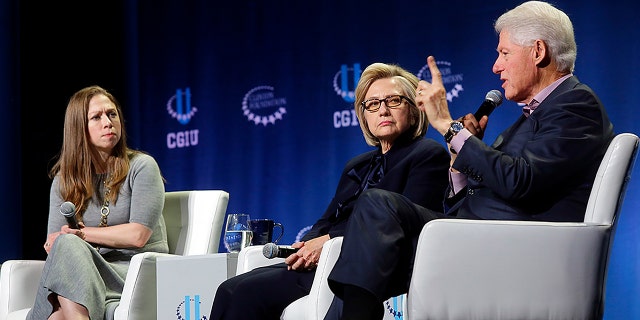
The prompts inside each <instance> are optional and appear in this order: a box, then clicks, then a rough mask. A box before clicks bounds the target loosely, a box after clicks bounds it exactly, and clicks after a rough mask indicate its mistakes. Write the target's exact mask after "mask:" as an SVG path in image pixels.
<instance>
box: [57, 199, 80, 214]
mask: <svg viewBox="0 0 640 320" xmlns="http://www.w3.org/2000/svg"><path fill="white" fill-rule="evenodd" d="M60 213H62V215H63V216H65V217H73V215H75V214H76V205H75V204H73V203H72V202H69V201H66V202H64V203H63V204H61V205H60Z"/></svg>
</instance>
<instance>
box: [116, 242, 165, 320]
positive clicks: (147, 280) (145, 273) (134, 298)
mask: <svg viewBox="0 0 640 320" xmlns="http://www.w3.org/2000/svg"><path fill="white" fill-rule="evenodd" d="M173 256H177V255H174V254H169V253H158V252H142V253H138V254H136V255H134V256H133V257H132V258H131V263H130V265H129V270H128V271H127V278H126V281H125V283H124V288H123V290H122V297H121V299H120V304H119V305H118V307H116V310H115V313H114V319H115V320H118V319H129V320H136V319H156V296H157V292H156V288H157V283H156V260H157V259H158V257H173ZM143 316H144V317H143Z"/></svg>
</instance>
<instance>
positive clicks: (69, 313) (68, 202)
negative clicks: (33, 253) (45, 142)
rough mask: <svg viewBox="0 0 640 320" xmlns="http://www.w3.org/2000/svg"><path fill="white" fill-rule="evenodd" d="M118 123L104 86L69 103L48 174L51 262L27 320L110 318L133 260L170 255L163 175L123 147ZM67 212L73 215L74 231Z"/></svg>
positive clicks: (47, 243)
mask: <svg viewBox="0 0 640 320" xmlns="http://www.w3.org/2000/svg"><path fill="white" fill-rule="evenodd" d="M123 123H124V120H123V118H122V110H121V109H120V106H119V104H118V103H117V101H116V100H115V98H114V97H113V96H112V95H111V94H110V93H109V92H107V91H106V90H104V89H103V88H100V87H98V86H91V87H87V88H84V89H81V90H80V91H78V92H76V93H75V94H74V95H73V96H72V97H71V99H70V100H69V104H68V105H67V110H66V114H65V120H64V138H63V143H62V149H61V151H60V154H59V158H58V160H57V162H56V163H55V165H54V166H53V168H52V170H51V177H52V178H53V183H52V185H51V193H50V205H49V222H48V231H47V233H48V235H47V239H46V241H45V243H44V249H45V250H46V251H47V253H48V256H47V260H46V262H45V266H44V270H43V272H42V277H41V279H40V286H39V288H38V294H37V296H36V300H35V304H34V306H33V308H31V310H30V312H29V315H28V316H27V318H28V319H37V320H42V319H103V318H112V314H113V310H114V309H115V307H116V306H117V304H118V302H119V299H120V296H121V293H122V289H123V286H124V280H125V276H126V274H127V269H128V267H129V262H130V260H131V257H132V256H133V255H134V254H136V253H139V252H144V251H157V252H167V251H168V246H167V236H166V231H165V225H164V220H163V218H162V209H163V205H164V181H163V178H162V175H161V173H160V169H159V167H158V164H157V163H156V161H155V160H154V159H153V158H152V157H151V156H149V155H147V154H145V153H142V152H140V151H136V150H132V149H130V148H128V147H127V144H126V134H125V130H124V127H123ZM74 208H75V211H74ZM65 210H69V211H71V212H75V216H74V218H75V219H76V221H78V225H79V226H78V227H77V229H73V228H70V227H69V224H70V223H68V222H67V220H66V218H65V216H63V215H62V214H61V212H64V211H65Z"/></svg>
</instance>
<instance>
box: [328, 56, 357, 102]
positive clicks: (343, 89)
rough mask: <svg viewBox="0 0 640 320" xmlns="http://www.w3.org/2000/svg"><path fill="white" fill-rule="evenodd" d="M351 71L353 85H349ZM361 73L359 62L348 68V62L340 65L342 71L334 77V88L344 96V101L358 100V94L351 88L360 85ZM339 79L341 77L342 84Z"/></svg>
mask: <svg viewBox="0 0 640 320" xmlns="http://www.w3.org/2000/svg"><path fill="white" fill-rule="evenodd" d="M349 71H351V74H352V75H353V81H352V83H351V86H350V85H349ZM360 74H362V70H360V64H359V63H357V62H356V63H354V64H353V68H348V67H347V65H346V64H343V65H342V66H340V71H338V72H337V73H336V75H335V76H334V77H333V90H334V91H335V92H336V93H337V94H338V95H339V96H340V97H342V99H344V101H346V102H348V103H353V102H354V101H356V95H355V93H354V91H353V90H352V89H350V88H355V87H356V86H357V85H358V81H360ZM338 79H340V84H338Z"/></svg>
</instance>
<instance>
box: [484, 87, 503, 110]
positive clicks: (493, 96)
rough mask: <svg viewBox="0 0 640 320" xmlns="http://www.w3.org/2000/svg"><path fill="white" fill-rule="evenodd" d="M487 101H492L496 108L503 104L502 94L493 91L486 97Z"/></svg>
mask: <svg viewBox="0 0 640 320" xmlns="http://www.w3.org/2000/svg"><path fill="white" fill-rule="evenodd" d="M484 99H485V100H490V101H491V102H493V103H495V104H496V107H497V106H499V105H500V104H502V92H500V91H498V90H495V89H494V90H491V91H489V92H487V95H486V96H485V97H484Z"/></svg>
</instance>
